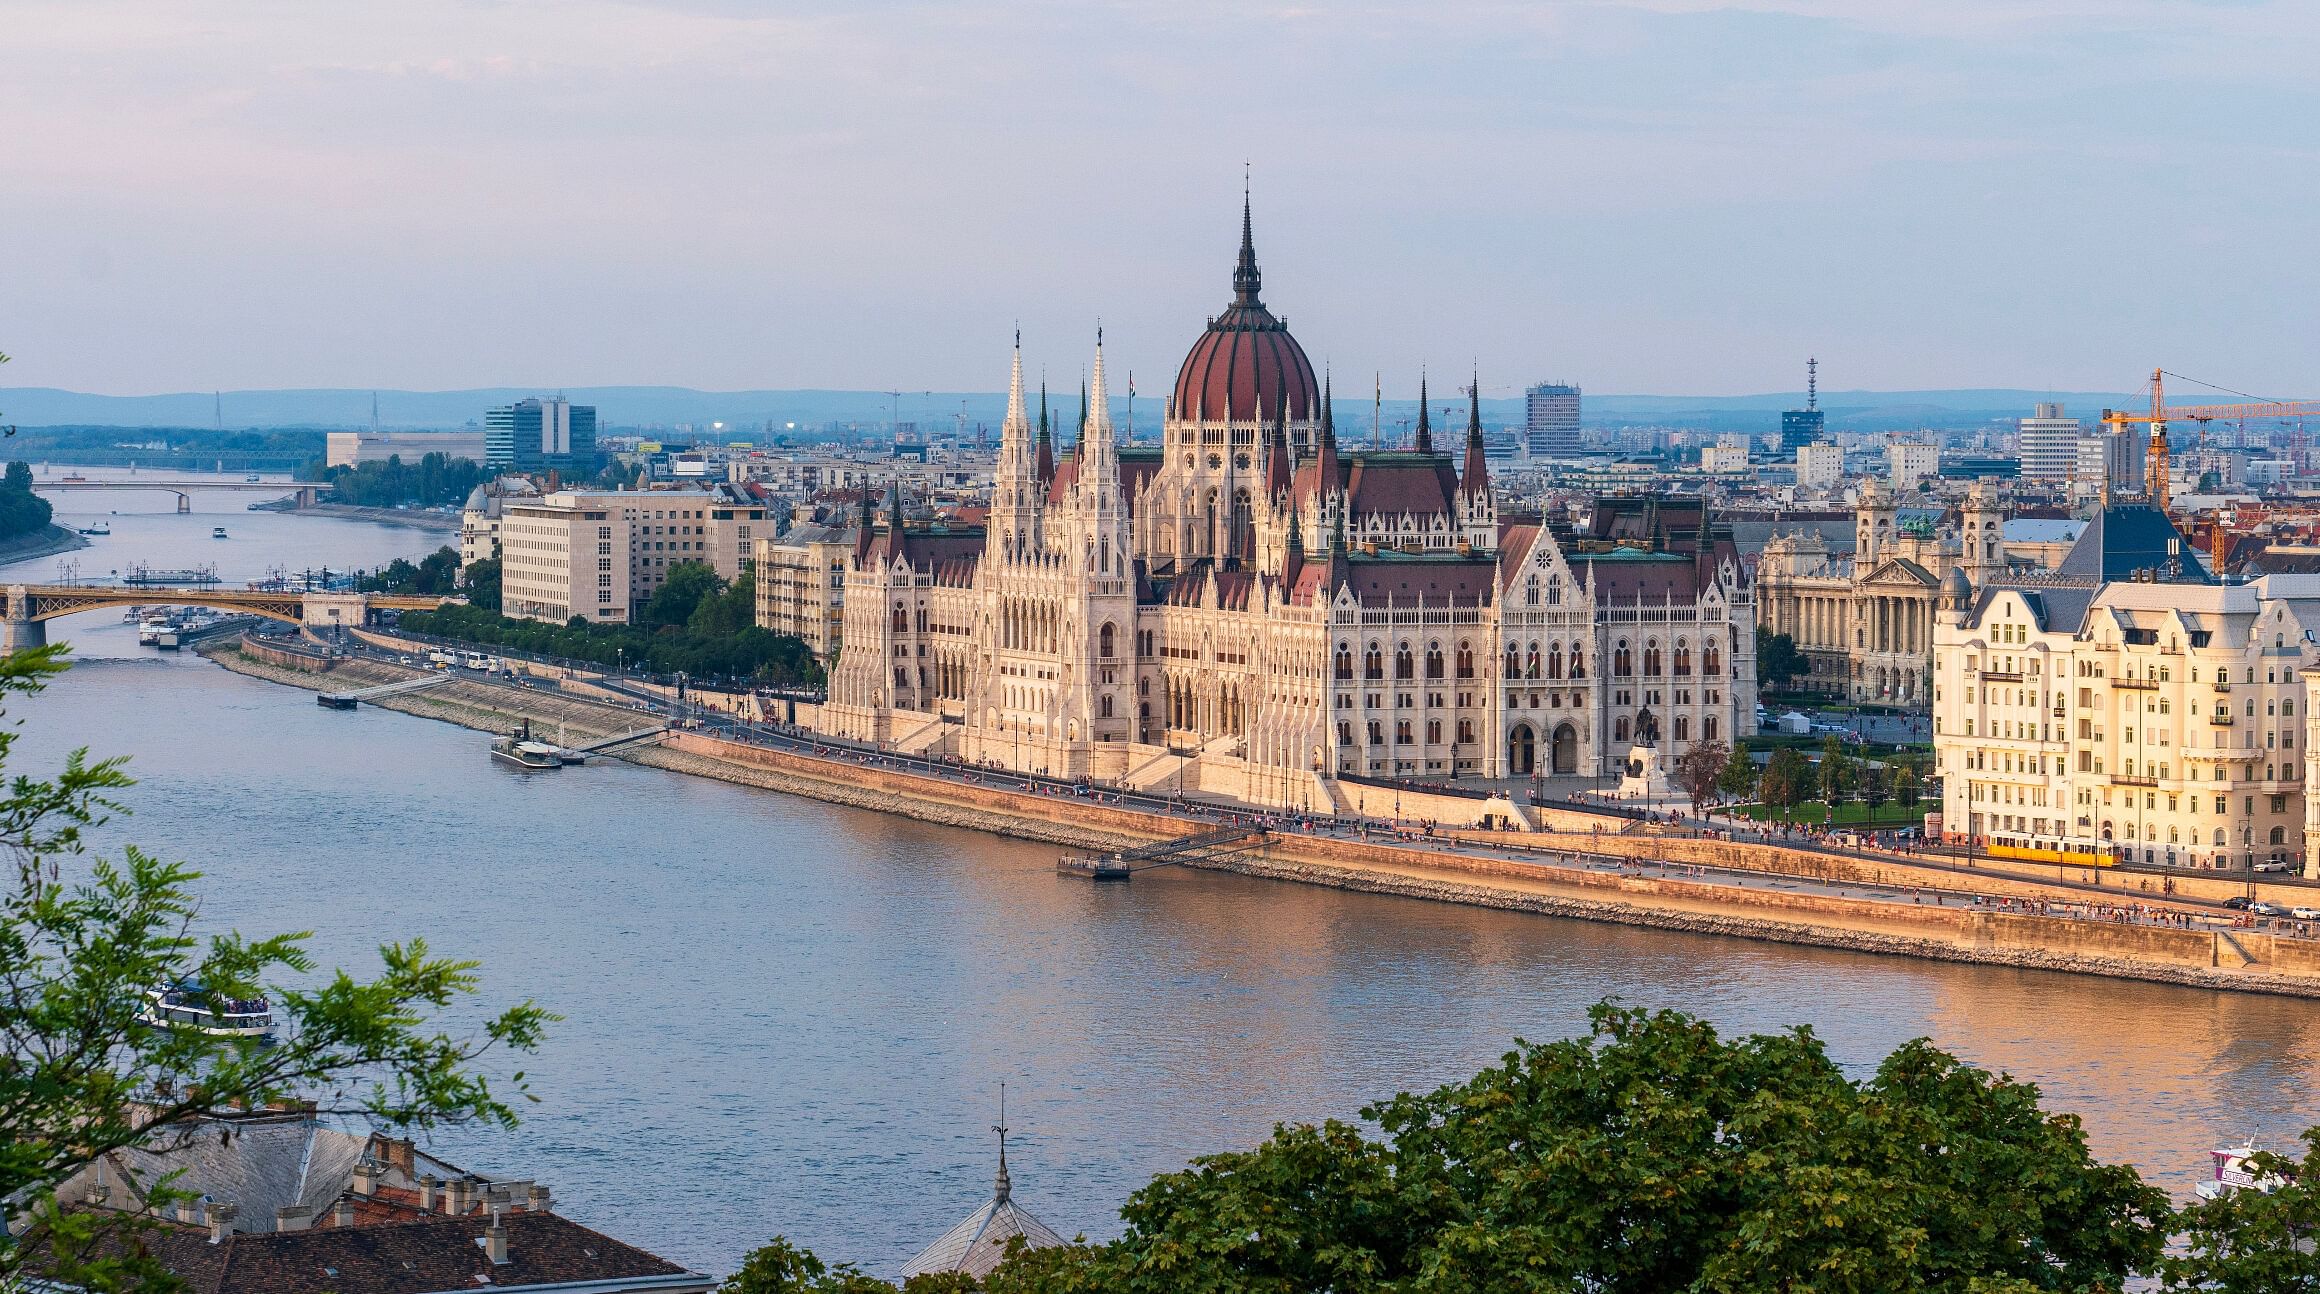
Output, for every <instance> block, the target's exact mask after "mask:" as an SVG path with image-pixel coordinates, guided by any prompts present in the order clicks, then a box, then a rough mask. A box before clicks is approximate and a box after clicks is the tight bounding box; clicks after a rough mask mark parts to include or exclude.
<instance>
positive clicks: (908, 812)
mask: <svg viewBox="0 0 2320 1294" xmlns="http://www.w3.org/2000/svg"><path fill="white" fill-rule="evenodd" d="M269 655H270V656H271V657H273V659H263V657H266V656H269ZM216 659H218V660H219V662H220V663H221V664H224V665H226V666H227V667H228V668H231V669H236V670H239V671H240V672H243V673H247V674H254V675H257V676H259V677H265V678H269V679H271V680H273V681H276V682H283V683H289V684H293V685H295V686H301V687H306V688H309V689H315V690H322V689H324V688H328V689H330V690H346V689H348V688H350V687H352V686H362V685H369V684H373V683H384V682H392V681H395V680H396V679H398V678H408V677H411V676H412V675H413V674H414V673H416V671H412V670H406V669H401V668H398V667H396V666H392V665H386V664H380V663H372V662H363V661H334V662H331V663H330V672H329V673H327V674H318V673H315V672H312V668H311V667H312V666H313V664H314V663H315V662H314V661H313V660H312V659H311V658H309V657H303V656H299V655H296V654H293V653H286V652H279V651H275V650H273V649H265V648H252V649H245V650H241V651H235V650H232V649H228V650H226V651H223V652H221V653H219V654H218V655H217V656H216ZM325 679H327V680H329V681H328V682H324V680H325ZM380 704H382V705H385V706H386V707H388V708H391V709H396V710H400V711H403V712H405V713H410V714H418V715H422V716H424V717H428V718H437V719H443V720H445V721H447V722H452V723H460V724H464V725H465V726H467V727H471V728H479V729H485V730H498V731H505V730H506V729H508V728H510V727H512V726H514V724H515V723H517V722H519V721H522V720H527V719H528V720H529V721H530V722H531V723H532V725H533V727H534V729H535V730H536V731H544V732H553V731H555V730H556V728H555V727H554V726H553V725H559V724H560V725H562V726H563V731H565V733H566V734H567V735H566V738H565V739H566V740H567V741H579V740H582V739H585V738H591V737H602V736H609V735H614V734H616V733H619V732H623V731H633V730H634V729H635V728H637V727H638V726H640V725H639V724H638V723H637V719H638V717H639V715H638V712H637V711H635V710H633V709H631V708H628V707H624V706H618V705H612V704H607V703H604V702H599V701H590V700H585V699H580V698H575V697H566V696H561V695H558V694H557V693H555V692H552V691H548V690H544V689H543V690H537V691H535V690H530V689H522V688H513V687H509V686H506V685H503V684H494V683H487V682H483V681H481V680H472V681H471V680H465V679H460V680H454V681H451V682H448V683H445V684H442V685H440V686H438V687H436V688H432V689H429V690H427V691H424V692H419V693H414V694H410V695H407V696H398V697H389V698H385V699H383V700H382V702H381V703H380ZM624 757H625V758H628V759H630V760H631V761H632V762H635V763H639V764H645V765H648V766H651V767H657V768H664V769H668V770H670V771H675V772H684V773H692V774H695V775H698V776H704V777H714V778H717V779H719V780H722V781H727V782H735V783H739V784H743V785H750V786H759V787H763V788H766V789H770V790H777V791H782V792H786V793H789V794H794V795H801V796H806V797H809V798H812V799H818V800H823V801H826V802H829V803H836V804H844V805H850V806H853V807H857V808H864V809H872V810H876V811H879V812H885V813H895V814H900V815H903V816H907V817H911V818H915V819H919V820H921V821H926V822H933V823H939V824H943V825H947V826H958V827H969V828H973V829H976V830H981V831H989V832H993V833H996V834H1001V835H1007V836H1013V837H1017V838H1021V839H1027V840H1037V841H1043V842H1048V843H1054V844H1059V845H1065V846H1069V847H1073V848H1078V849H1115V848H1119V847H1121V846H1122V845H1126V844H1131V843H1142V842H1147V841H1155V840H1164V839H1171V838H1174V837H1177V836H1181V835H1184V834H1186V833H1188V832H1192V831H1198V830H1202V829H1204V828H1205V827H1207V826H1209V825H1213V824H1211V823H1204V822H1199V821H1188V820H1187V819H1185V818H1182V817H1179V816H1175V815H1172V814H1167V813H1161V812H1155V811H1150V810H1146V809H1140V808H1136V807H1132V806H1126V805H1117V804H1106V803H1102V802H1100V801H1098V800H1094V799H1089V798H1083V797H1077V796H1070V795H1055V794H1049V793H1038V792H1027V791H1024V790H1022V789H1020V786H1019V784H1017V783H1015V782H1014V781H1013V779H1008V778H1002V777H995V776H991V775H983V776H982V777H979V778H977V779H976V780H973V781H965V780H958V779H955V778H951V777H935V776H930V775H927V774H924V773H919V772H914V771H911V770H908V769H904V768H895V767H888V766H885V765H882V764H880V763H878V762H876V761H872V760H865V759H863V758H860V757H845V756H837V757H821V756H815V755H811V754H806V753H802V752H795V751H787V750H776V749H771V748H767V747H764V746H758V745H750V744H744V743H738V742H732V741H727V740H724V739H721V738H717V737H712V736H707V735H704V734H698V733H673V734H671V735H670V736H669V738H668V739H667V740H666V741H665V742H664V743H663V744H662V745H660V746H658V747H651V748H645V749H642V750H637V751H634V752H632V753H628V754H626V755H625V756H624ZM1553 839H1554V840H1555V841H1557V842H1558V843H1559V842H1561V841H1566V840H1567V841H1568V842H1569V847H1570V848H1571V850H1572V851H1573V852H1572V854H1571V855H1569V856H1561V857H1558V856H1557V855H1554V854H1541V855H1537V856H1534V857H1521V858H1510V857H1505V856H1487V855H1484V854H1482V853H1480V852H1479V847H1480V846H1481V844H1482V842H1469V844H1468V846H1467V848H1466V849H1464V850H1461V849H1460V848H1459V847H1458V842H1443V841H1419V842H1401V841H1394V840H1390V839H1384V838H1351V837H1344V836H1323V835H1308V834H1303V833H1296V832H1286V833H1279V834H1276V835H1274V836H1272V837H1271V838H1269V839H1268V840H1267V841H1266V843H1265V845H1264V847H1263V848H1262V849H1258V850H1252V851H1250V852H1247V853H1243V854H1237V855H1232V856H1228V857H1215V858H1206V859H1201V860H1199V861H1197V862H1193V863H1191V864H1190V865H1194V866H1199V867H1204V868H1209V869H1214V870H1222V871H1230V872H1235V873H1239V874H1242V875H1247V876H1255V877H1263V878H1267V879H1274V880H1284V881H1295V882H1299V883H1303V884H1315V885H1327V886H1332V887H1335V888H1339V889H1347V890H1358V891H1363V892H1367V893H1378V894H1393V895H1399V896H1403V897H1410V898H1424V899H1432V900H1436V901H1441V902H1452V903H1464V904H1469V905H1473V906H1480V907H1490V908H1499V909H1505V910H1510V911H1524V912H1535V913H1540V914H1543V915H1549V916H1560V917H1568V918H1573V919H1578V920H1587V921H1599V922H1610V923H1614V924H1621V925H1630V926H1641V927H1649V928H1654V929H1666V930H1678V931H1685V932H1689V933H1699V934H1720V935H1730V936H1735V937H1741V938H1748V939H1757V940H1764V941H1769V942H1776V943H1788V944H1802V945H1811V946H1817V947H1826V948H1838V949H1848V950H1853V951H1859V952H1873V953H1881V954H1888V955H1899V956H1911V957H1924V958H1933V959H1938V960H1944V961H1957V962H1971V963H1979V964H1985V965H1995V966H2010V967H2019V968H2026V969H2041V970H2059V971H2068V972H2074V973H2080V974H2094V975H2105V976H2111V977H2116V978H2125V979H2138V980H2148V981H2153V982H2159V983H2171V984H2181V985H2187V986H2194V987H2201V988H2221V989H2232V990H2237V991H2253V992H2265V993H2276V994H2288V995H2294V996H2303V997H2320V942H2315V941H2311V940H2304V939H2294V938H2288V937H2285V936H2283V935H2277V934H2273V933H2269V932H2265V931H2259V930H2253V929H2233V930H2222V929H2215V928H2210V927H2206V926H2198V925H2193V926H2170V925H2153V924H2142V923H2135V922H2124V921H2122V922H2109V921H2102V920H2090V919H2086V918H2084V917H2063V916H2050V915H2044V914H2042V913H2041V912H2039V911H2037V910H2035V908H2036V905H2038V904H2041V903H2045V902H2048V901H2052V900H2054V899H2055V898H2056V897H2057V895H2058V894H2059V893H2063V892H2062V891H2058V890H2057V889H2056V887H2054V886H2052V885H2041V884H2038V883H2036V882H2031V881H2027V880H2025V879H2023V878H2017V877H2004V876H1981V877H1973V878H1965V879H1969V880H1971V881H1972V882H1973V883H1972V884H1971V885H1970V886H1960V887H1958V888H1964V889H1970V891H1971V892H1972V893H1973V894H1974V895H1979V896H1983V901H1979V902H1977V901H1976V900H1975V899H1973V898H1969V897H1967V895H1965V894H1960V893H1950V894H1946V895H1945V894H1943V893H1941V892H1940V891H1939V890H1934V889H1928V888H1924V887H1927V886H1928V885H1929V882H1928V880H1927V878H1926V877H1925V876H1924V875H1923V874H1919V873H1911V872H1908V871H1906V870H1902V869H1900V868H1898V867H1897V866H1895V865H1887V864H1880V863H1879V862H1877V860H1874V859H1861V860H1831V859H1829V858H1828V856H1825V855H1820V854H1812V853H1807V852H1806V851H1794V850H1780V849H1778V848H1776V847H1772V846H1763V845H1748V844H1717V845H1713V846H1712V849H1713V856H1710V855H1709V854H1707V853H1701V855H1700V857H1698V858H1697V860H1696V861H1695V860H1693V859H1692V857H1691V856H1692V855H1693V854H1694V853H1695V852H1697V851H1704V850H1709V849H1711V845H1710V842H1698V841H1685V840H1676V839H1660V838H1653V837H1637V836H1618V835H1615V834H1611V833H1606V834H1605V835H1604V836H1602V837H1596V836H1593V835H1589V836H1585V837H1580V836H1576V835H1573V834H1568V833H1565V834H1564V835H1561V836H1558V837H1555V838H1553ZM1524 843H1525V844H1526V845H1535V844H1545V843H1548V839H1547V838H1540V839H1535V840H1533V841H1526V842H1524ZM1588 854H1592V855H1596V856H1598V858H1599V859H1600V856H1602V855H1606V854H1610V855H1624V856H1626V857H1628V858H1631V859H1632V860H1633V861H1632V863H1631V864H1622V865H1619V866H1616V867H1611V868H1609V869H1606V868H1605V867H1603V866H1593V867H1591V866H1587V865H1585V864H1584V855H1588ZM1785 854H1801V855H1803V858H1801V859H1786V858H1784V857H1783V855H1785ZM1840 863H1842V864H1843V866H1840ZM1791 865H1793V866H1798V867H1806V866H1810V867H1813V868H1816V869H1817V870H1816V871H1813V872H1811V873H1809V877H1810V879H1809V880H1808V876H1807V875H1796V874H1794V873H1789V872H1787V871H1785V870H1784V868H1785V867H1786V866H1791ZM1848 867H1849V868H1852V869H1854V870H1846V868H1848ZM1887 868H1890V870H1885V869H1887ZM1708 869H1717V870H1730V871H1739V872H1753V873H1756V874H1758V875H1759V876H1760V877H1761V876H1763V875H1765V874H1768V873H1769V874H1772V875H1776V876H1780V877H1787V876H1790V875H1795V878H1796V880H1797V882H1798V884H1797V885H1796V886H1795V887H1794V888H1793V889H1792V888H1782V887H1781V886H1779V885H1771V886H1767V885H1762V884H1758V885H1753V886H1751V885H1737V884H1733V883H1731V882H1730V880H1729V879H1728V878H1721V877H1717V876H1713V875H1710V874H1709V873H1708ZM1814 882H1818V883H1817V884H1815V883H1814ZM1941 884H1942V886H1943V887H1949V886H1950V880H1949V878H1944V879H1943V881H1942V882H1941ZM1832 886H1833V887H1836V888H1835V889H1834V890H1833V891H1832V889H1831V887H1832ZM1846 887H1851V888H1852V889H1864V890H1866V889H1874V888H1882V889H1884V890H1885V891H1886V892H1884V893H1882V894H1870V893H1853V892H1850V890H1849V889H1848V888H1846ZM2118 897H2119V900H2120V901H2126V900H2130V899H2132V898H2133V896H2132V895H2122V896H2118ZM2068 898H2069V899H2071V900H2074V901H2077V900H2083V899H2084V898H2085V896H2084V895H2081V894H2077V893H2069V894H2068ZM2001 899H2017V900H2020V901H2021V903H2020V906H2021V907H2022V908H2027V909H2031V910H2004V909H2003V907H2002V906H2001V905H2000V903H1999V902H1998V901H1999V900H2001Z"/></svg>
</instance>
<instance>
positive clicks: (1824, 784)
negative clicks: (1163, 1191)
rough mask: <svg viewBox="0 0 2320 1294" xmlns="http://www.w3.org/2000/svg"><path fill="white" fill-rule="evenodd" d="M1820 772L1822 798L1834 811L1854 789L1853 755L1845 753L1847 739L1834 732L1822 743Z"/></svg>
mask: <svg viewBox="0 0 2320 1294" xmlns="http://www.w3.org/2000/svg"><path fill="white" fill-rule="evenodd" d="M1820 773H1821V775H1820V782H1821V798H1822V799H1823V800H1826V801H1828V805H1829V811H1830V812H1832V813H1834V812H1835V811H1836V808H1837V805H1838V804H1839V803H1840V802H1841V801H1843V800H1844V798H1845V796H1846V795H1847V794H1848V793H1850V792H1851V791H1852V789H1853V757H1852V756H1850V755H1848V754H1846V753H1845V739H1844V738H1842V737H1839V736H1838V735H1837V734H1835V733H1833V732H1832V733H1830V734H1829V736H1828V740H1826V741H1823V742H1822V743H1821V770H1820Z"/></svg>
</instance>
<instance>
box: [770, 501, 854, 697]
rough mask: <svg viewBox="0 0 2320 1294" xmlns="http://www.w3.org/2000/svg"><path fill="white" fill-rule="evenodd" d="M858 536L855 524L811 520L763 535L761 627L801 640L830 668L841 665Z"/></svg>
mask: <svg viewBox="0 0 2320 1294" xmlns="http://www.w3.org/2000/svg"><path fill="white" fill-rule="evenodd" d="M854 538H855V530H854V528H853V527H850V526H832V525H824V524H822V523H819V522H810V521H809V522H801V523H799V524H798V525H795V526H792V527H790V530H789V533H788V534H786V535H783V536H781V537H780V538H778V539H759V540H758V541H757V553H756V559H757V627H758V628H760V629H764V630H767V631H769V632H771V633H777V634H787V635H789V636H790V637H792V638H798V639H802V640H804V642H805V644H806V646H808V647H810V648H812V649H813V652H814V656H815V657H816V658H817V659H819V660H820V661H821V662H822V663H823V664H824V665H825V666H830V665H835V664H837V661H838V643H839V629H840V627H841V625H842V624H843V622H844V619H845V606H846V563H847V562H848V561H849V560H851V559H852V558H853V556H854Z"/></svg>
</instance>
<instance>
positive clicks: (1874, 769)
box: [1860, 762, 1893, 825]
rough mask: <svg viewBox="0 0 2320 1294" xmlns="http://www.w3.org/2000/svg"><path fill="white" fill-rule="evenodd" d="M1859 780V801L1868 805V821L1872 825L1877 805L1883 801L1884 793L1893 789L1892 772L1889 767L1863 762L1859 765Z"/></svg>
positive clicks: (1874, 821) (1875, 819) (1874, 820)
mask: <svg viewBox="0 0 2320 1294" xmlns="http://www.w3.org/2000/svg"><path fill="white" fill-rule="evenodd" d="M1860 782H1861V802H1862V803H1863V804H1866V805H1868V806H1869V821H1870V823H1871V824H1872V825H1874V824H1875V823H1876V821H1877V809H1878V807H1879V806H1880V805H1882V804H1884V803H1885V797H1886V795H1887V794H1888V793H1889V792H1890V791H1891V790H1892V789H1893V774H1892V771H1891V770H1890V769H1887V768H1884V767H1881V766H1879V765H1876V764H1871V763H1866V762H1864V763H1863V764H1862V765H1861V777H1860Z"/></svg>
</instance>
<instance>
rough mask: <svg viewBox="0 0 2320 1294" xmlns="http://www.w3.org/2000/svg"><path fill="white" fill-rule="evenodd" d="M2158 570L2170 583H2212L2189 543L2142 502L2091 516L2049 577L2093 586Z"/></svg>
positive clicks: (2117, 505)
mask: <svg viewBox="0 0 2320 1294" xmlns="http://www.w3.org/2000/svg"><path fill="white" fill-rule="evenodd" d="M2142 571H2160V572H2164V574H2163V575H2162V576H2161V578H2162V580H2163V581H2164V582H2166V583H2170V584H2213V583H2214V582H2215V577H2214V576H2211V575H2209V574H2208V573H2207V571H2206V569H2205V568H2204V567H2202V566H2201V565H2200V564H2199V558H2198V555H2197V554H2196V553H2194V552H2193V551H2192V549H2191V545H2189V544H2187V543H2185V542H2184V541H2183V534H2182V532H2181V531H2179V530H2177V529H2175V523H2174V522H2172V521H2169V520H2168V519H2167V514H2166V513H2164V512H2161V511H2159V510H2158V509H2157V508H2154V507H2152V506H2151V505H2150V504H2148V503H2140V502H2135V503H2119V504H2113V505H2111V506H2110V507H2107V508H2104V509H2102V510H2101V511H2099V512H2097V513H2095V515H2094V519H2093V520H2092V521H2089V522H2088V523H2087V526H2086V529H2085V530H2084V531H2083V532H2081V533H2080V534H2079V536H2078V540H2077V542H2076V543H2073V544H2072V545H2071V546H2070V552H2069V553H2068V554H2066V555H2065V556H2064V557H2063V559H2062V563H2061V565H2059V566H2057V567H2055V574H2057V575H2061V576H2065V577H2070V578H2076V579H2083V580H2092V581H2095V582H2098V583H2099V582H2103V581H2108V580H2125V579H2132V578H2134V577H2135V576H2136V574H2137V573H2138V572H2142Z"/></svg>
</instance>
